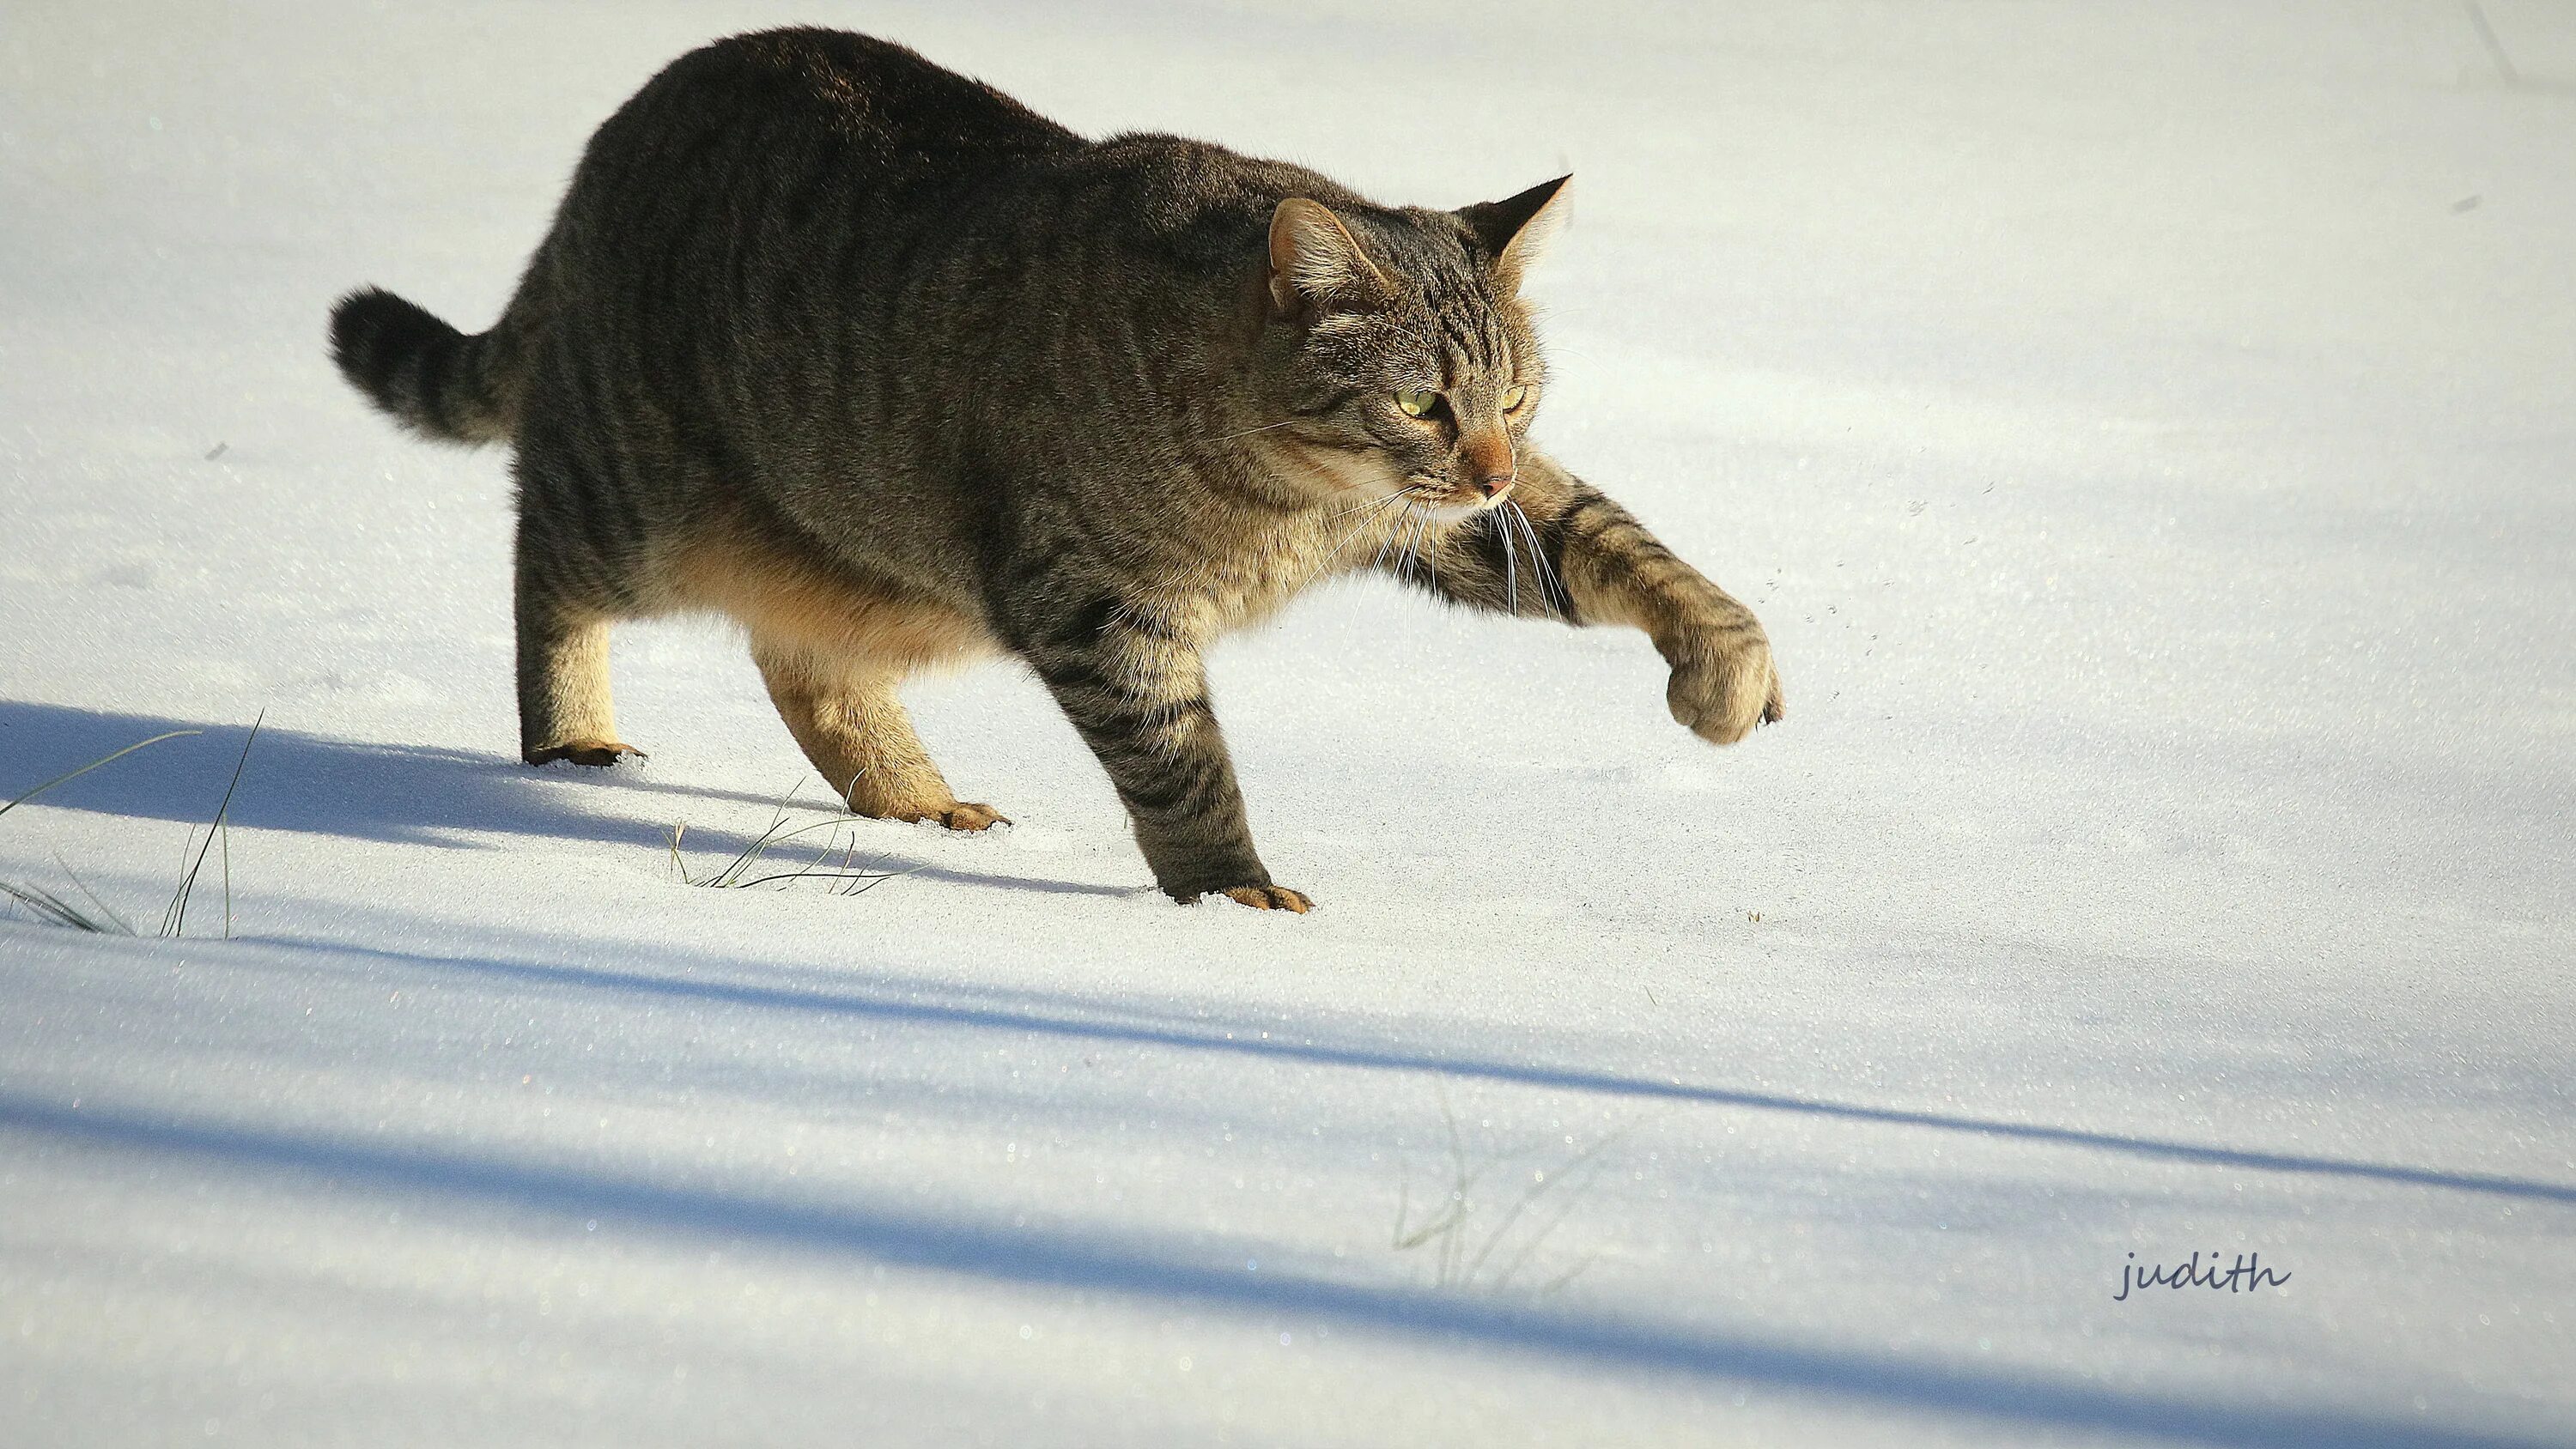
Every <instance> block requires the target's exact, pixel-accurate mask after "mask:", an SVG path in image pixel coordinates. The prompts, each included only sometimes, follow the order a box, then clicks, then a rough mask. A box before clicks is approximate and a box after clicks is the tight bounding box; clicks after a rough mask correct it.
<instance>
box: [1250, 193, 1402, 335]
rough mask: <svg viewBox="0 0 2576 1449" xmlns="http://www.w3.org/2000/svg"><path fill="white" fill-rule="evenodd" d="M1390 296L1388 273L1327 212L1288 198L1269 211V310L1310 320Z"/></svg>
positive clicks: (1284, 316) (1297, 198) (1283, 316)
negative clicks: (1276, 208)
mask: <svg viewBox="0 0 2576 1449" xmlns="http://www.w3.org/2000/svg"><path fill="white" fill-rule="evenodd" d="M1393 294H1394V289H1393V288H1392V287H1390V286H1388V285H1387V280H1386V275H1385V274H1384V273H1383V272H1380V271H1379V270H1378V269H1377V267H1376V266H1375V265H1373V264H1372V263H1371V262H1370V261H1369V259H1368V253H1367V252H1365V251H1363V250H1361V249H1360V243H1359V238H1357V237H1354V236H1352V235H1351V232H1350V228H1348V227H1346V226H1344V225H1342V219H1341V218H1340V217H1338V216H1335V215H1333V213H1332V210H1331V208H1329V207H1326V206H1324V205H1323V204H1322V203H1320V202H1314V201H1309V200H1307V199H1306V198H1305V197H1302V196H1292V197H1289V198H1288V199H1287V200H1286V201H1283V202H1281V203H1279V208H1278V210H1276V211H1273V212H1271V213H1270V310H1271V312H1272V314H1273V315H1275V316H1277V317H1279V318H1281V319H1283V320H1287V319H1309V320H1311V319H1312V318H1314V317H1316V316H1318V315H1320V314H1322V313H1325V312H1330V311H1334V310H1336V309H1339V308H1349V307H1365V306H1368V305H1370V304H1371V303H1374V302H1379V301H1383V300H1385V299H1386V298H1388V297H1390V296H1392V295H1393Z"/></svg>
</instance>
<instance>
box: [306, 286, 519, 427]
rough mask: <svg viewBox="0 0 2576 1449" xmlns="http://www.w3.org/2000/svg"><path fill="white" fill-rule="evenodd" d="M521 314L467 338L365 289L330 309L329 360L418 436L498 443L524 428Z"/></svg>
mask: <svg viewBox="0 0 2576 1449" xmlns="http://www.w3.org/2000/svg"><path fill="white" fill-rule="evenodd" d="M517 310H518V309H517V308H515V307H514V308H513V309H512V312H513V316H511V317H504V318H502V319H501V322H500V324H499V325H498V326H495V327H494V328H493V329H492V330H491V331H489V332H485V333H482V334H480V335H478V336H474V337H468V336H466V335H465V334H463V333H461V332H459V331H457V330H456V329H455V328H453V327H450V326H448V325H447V324H446V323H444V322H442V321H440V320H438V319H437V318H436V317H433V316H431V315H430V314H429V313H427V312H425V311H422V310H421V309H420V308H419V307H416V306H414V305H412V304H411V303H409V302H406V301H404V300H403V299H402V298H400V297H397V296H395V295H394V294H393V293H391V292H386V291H380V290H378V289H377V288H374V287H362V288H360V289H358V290H357V291H355V292H351V293H350V294H349V295H347V296H345V297H343V298H341V299H340V301H339V304H338V305H336V306H334V307H333V308H332V309H331V360H332V361H334V362H336V363H338V364H339V365H340V375H341V376H342V377H345V378H347V379H349V383H350V385H351V386H353V387H355V388H357V390H358V391H360V392H362V393H365V394H366V395H367V400H368V401H369V402H372V403H374V404H375V405H376V406H377V407H379V408H382V409H384V410H385V411H386V412H387V413H389V414H391V415H392V416H393V418H394V420H395V421H396V422H399V423H401V424H402V425H403V426H405V427H407V428H410V429H411V430H412V431H414V432H417V433H419V434H421V435H423V436H425V437H431V438H443V439H446V440H447V441H449V442H455V443H490V442H498V441H501V440H503V439H506V438H508V437H509V436H510V434H511V431H512V429H513V428H515V427H516V426H517V422H518V415H519V382H520V377H519V371H520V368H519V352H520V347H519V335H518V334H519V328H518V326H517V325H515V314H516V312H517Z"/></svg>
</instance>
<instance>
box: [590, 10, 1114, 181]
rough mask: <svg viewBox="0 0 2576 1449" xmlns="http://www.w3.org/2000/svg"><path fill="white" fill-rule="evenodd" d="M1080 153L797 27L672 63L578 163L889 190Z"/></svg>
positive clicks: (917, 62) (880, 58)
mask: <svg viewBox="0 0 2576 1449" xmlns="http://www.w3.org/2000/svg"><path fill="white" fill-rule="evenodd" d="M1082 144H1083V143H1082V138H1081V137H1080V136H1078V135H1076V134H1075V133H1073V132H1072V131H1070V130H1068V129H1066V128H1065V127H1063V126H1060V125H1057V124H1056V123H1055V122H1053V121H1050V120H1048V119H1046V118H1045V117H1043V116H1040V115H1038V114H1037V113H1036V112H1034V111H1032V110H1030V109H1029V108H1028V107H1026V106H1024V105H1021V104H1020V103H1019V102H1018V101H1015V100H1013V99H1011V98H1010V97H1009V96H1007V95H1004V94H1003V93H1002V92H1000V91H998V90H995V89H994V88H993V87H991V86H988V85H986V84H984V83H983V82H981V81H978V80H975V79H973V78H971V77H968V76H963V75H960V74H958V73H957V72H955V71H952V70H948V69H946V68H944V67H942V66H939V65H935V64H933V63H931V62H930V61H928V60H926V59H924V58H923V57H922V56H921V55H920V54H918V53H917V52H915V51H913V50H910V49H908V48H906V47H904V46H901V45H897V44H895V43H894V42H892V41H887V40H879V39H877V38H875V37H874V36H867V35H857V34H853V33H851V32H848V31H842V30H824V29H817V28H811V27H799V28H794V29H785V30H766V31H758V32H755V33H752V34H748V35H737V36H733V37H731V38H729V39H726V40H720V41H716V42H714V43H713V44H710V45H706V46H702V47H700V48H699V49H697V50H694V51H691V52H690V53H688V54H687V55H684V56H682V57H680V58H679V59H678V60H675V61H673V62H672V63H671V64H670V65H668V66H666V67H664V68H663V70H662V71H661V73H660V74H658V75H656V76H655V77H654V78H653V79H652V80H651V81H649V82H647V83H646V84H645V86H644V88H643V89H642V90H640V91H638V92H636V94H635V96H634V97H633V99H631V100H629V101H628V102H627V103H626V104H625V105H624V106H623V107H621V108H620V109H619V110H618V112H617V114H616V115H615V116H613V117H612V118H611V119H610V120H609V121H608V123H607V124H606V125H604V126H602V127H601V128H600V131H599V134H598V136H597V137H596V138H595V139H594V140H593V141H592V144H591V148H590V154H589V156H588V157H586V158H585V163H584V164H585V166H589V165H591V164H592V163H595V162H599V161H602V160H615V161H631V162H635V163H638V165H639V166H641V167H644V168H649V167H650V166H651V164H652V163H653V162H654V161H656V160H660V161H668V160H672V159H694V158H696V157H700V156H703V155H705V154H706V153H707V152H709V151H716V152H722V153H729V154H730V155H732V156H733V157H734V158H736V159H738V160H741V161H745V162H748V163H751V164H753V165H754V166H755V168H756V169H759V170H776V169H783V168H784V167H785V166H787V165H793V164H796V163H800V162H807V161H814V160H822V161H828V162H831V163H836V165H837V167H839V168H842V169H841V171H840V175H841V177H842V179H843V180H845V181H848V182H859V181H862V180H864V181H866V182H868V183H871V184H873V185H876V186H897V187H899V186H903V185H905V184H907V183H912V182H918V181H923V180H942V181H946V180H955V179H958V178H961V177H967V176H971V175H973V174H975V173H977V172H980V171H987V170H990V169H992V168H994V167H999V166H1007V165H1010V164H1013V163H1015V162H1018V161H1022V160H1026V159H1028V158H1031V157H1034V156H1040V155H1046V154H1051V153H1062V152H1065V151H1070V150H1073V149H1076V148H1078V147H1080V146H1081V145H1082ZM764 156H765V157H767V158H769V162H770V164H768V165H762V164H761V162H762V158H763V157H764Z"/></svg>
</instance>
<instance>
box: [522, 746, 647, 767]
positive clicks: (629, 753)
mask: <svg viewBox="0 0 2576 1449" xmlns="http://www.w3.org/2000/svg"><path fill="white" fill-rule="evenodd" d="M520 758H521V759H524V760H526V761H527V762H528V763H529V764H531V765H551V764H553V763H554V762H555V761H557V760H570V761H572V762H573V763H574V764H576V765H594V766H599V767H602V768H605V767H607V766H610V765H615V764H619V763H622V762H624V761H627V760H640V759H643V758H644V752H643V751H642V750H639V749H637V748H635V747H634V746H633V745H621V744H619V743H617V742H616V741H615V740H566V741H564V742H563V743H562V744H559V745H542V746H539V747H538V748H536V749H533V750H528V751H525V752H523V753H522V754H521V756H520Z"/></svg>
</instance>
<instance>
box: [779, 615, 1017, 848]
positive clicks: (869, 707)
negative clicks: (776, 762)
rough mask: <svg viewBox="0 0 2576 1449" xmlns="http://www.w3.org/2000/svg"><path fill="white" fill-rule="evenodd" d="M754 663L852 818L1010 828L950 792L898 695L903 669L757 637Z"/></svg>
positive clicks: (791, 729)
mask: <svg viewBox="0 0 2576 1449" xmlns="http://www.w3.org/2000/svg"><path fill="white" fill-rule="evenodd" d="M751 657H752V659H753V661H754V662H755V663H757V664H758V665H759V666H760V677H761V680H762V682H763V683H765V684H767V685H768V686H769V698H770V700H771V702H772V703H774V704H776V705H777V706H778V714H779V717H780V718H781V719H783V720H785V721H786V722H787V731H788V733H790V734H792V735H794V736H795V737H796V743H797V744H798V745H799V746H800V747H802V748H803V749H804V751H805V758H807V759H808V760H811V761H813V762H814V768H815V769H817V770H820V771H822V773H823V780H824V783H826V784H828V785H830V786H831V787H832V789H833V791H834V793H836V794H838V795H839V796H840V797H841V803H842V804H844V805H846V806H847V807H849V809H850V812H851V813H852V814H856V815H865V816H869V817H871V818H874V819H878V820H935V821H937V822H939V823H940V824H942V825H944V826H947V827H948V828H949V829H951V830H984V829H988V828H990V827H992V826H994V825H1007V824H1009V823H1010V821H1009V819H1008V818H1007V817H1005V816H1004V815H1003V814H1002V813H1001V812H999V811H997V810H995V809H994V808H993V807H992V806H990V805H980V804H976V803H974V802H972V801H963V800H959V799H958V798H957V796H956V794H955V792H953V791H951V790H950V789H949V788H948V781H947V778H946V777H944V776H942V775H941V774H940V773H939V766H937V765H936V764H933V763H932V762H931V759H930V752H929V751H928V750H925V749H923V748H922V745H921V738H920V736H918V735H915V734H914V733H913V732H912V719H911V717H910V716H909V715H907V714H906V713H905V712H904V708H903V701H902V700H900V699H897V698H896V697H895V686H896V685H897V684H898V683H899V682H900V680H901V674H900V673H899V672H898V671H896V670H893V669H888V668H884V667H882V666H873V667H872V666H871V665H870V664H869V663H868V662H867V661H865V660H861V659H853V658H850V657H848V656H845V655H839V654H836V653H831V652H826V651H820V650H816V649H814V648H812V647H810V646H805V645H799V644H792V643H789V642H786V641H784V640H781V639H778V638H775V637H770V636H764V635H762V634H760V633H758V632H755V633H754V634H753V635H752V642H751Z"/></svg>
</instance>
